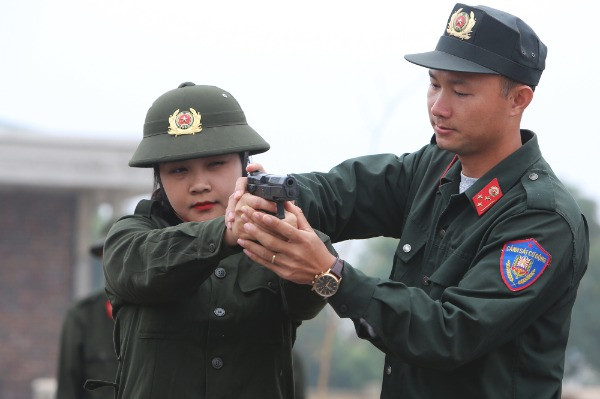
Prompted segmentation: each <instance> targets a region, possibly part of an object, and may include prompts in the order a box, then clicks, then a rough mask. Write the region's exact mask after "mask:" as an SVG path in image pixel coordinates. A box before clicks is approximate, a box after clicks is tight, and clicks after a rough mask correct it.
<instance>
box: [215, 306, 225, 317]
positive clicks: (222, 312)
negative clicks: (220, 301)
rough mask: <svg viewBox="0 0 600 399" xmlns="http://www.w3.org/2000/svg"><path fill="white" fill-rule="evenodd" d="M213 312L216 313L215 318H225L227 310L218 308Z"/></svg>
mask: <svg viewBox="0 0 600 399" xmlns="http://www.w3.org/2000/svg"><path fill="white" fill-rule="evenodd" d="M213 312H214V314H215V316H217V317H223V316H225V309H223V308H216V309H215V310H214V311H213Z"/></svg>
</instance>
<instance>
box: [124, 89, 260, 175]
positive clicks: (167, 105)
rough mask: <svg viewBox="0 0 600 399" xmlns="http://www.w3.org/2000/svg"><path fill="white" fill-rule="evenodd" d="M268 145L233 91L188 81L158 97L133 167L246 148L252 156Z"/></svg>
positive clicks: (148, 119)
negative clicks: (249, 124) (250, 124)
mask: <svg viewBox="0 0 600 399" xmlns="http://www.w3.org/2000/svg"><path fill="white" fill-rule="evenodd" d="M268 149H269V144H268V143H267V142H266V141H265V140H263V138H262V137H260V135H259V134H258V133H256V132H255V131H254V129H252V128H251V127H250V126H248V123H247V122H246V117H245V116H244V111H242V108H241V107H240V105H239V104H238V102H237V101H236V99H235V98H233V96H232V95H231V94H229V93H228V92H226V91H225V90H222V89H220V88H218V87H215V86H196V85H195V84H194V83H190V82H186V83H182V84H181V85H179V87H178V88H177V89H174V90H171V91H168V92H166V93H165V94H163V95H162V96H160V97H158V98H157V99H156V101H154V103H153V104H152V106H151V107H150V109H149V110H148V113H147V114H146V122H145V123H144V137H143V138H142V141H141V142H140V144H139V145H138V148H137V149H136V151H135V153H134V154H133V157H132V158H131V160H130V161H129V166H135V167H141V168H148V167H153V166H154V165H156V164H158V163H161V162H172V161H182V160H186V159H192V158H203V157H209V156H214V155H221V154H230V153H240V152H248V153H249V154H250V155H252V154H258V153H261V152H265V151H267V150H268Z"/></svg>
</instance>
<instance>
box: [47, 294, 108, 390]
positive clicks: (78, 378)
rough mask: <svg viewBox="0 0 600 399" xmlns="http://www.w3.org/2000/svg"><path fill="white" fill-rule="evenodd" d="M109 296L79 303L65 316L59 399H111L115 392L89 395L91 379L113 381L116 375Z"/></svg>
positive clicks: (100, 295)
mask: <svg viewBox="0 0 600 399" xmlns="http://www.w3.org/2000/svg"><path fill="white" fill-rule="evenodd" d="M107 301H108V299H107V298H106V293H105V292H104V291H102V292H98V293H96V294H93V295H91V296H89V297H86V298H83V299H81V300H80V301H78V302H76V303H75V304H74V305H73V306H72V307H71V308H70V309H69V311H68V312H67V315H66V316H65V319H64V322H63V327H62V332H61V337H60V355H59V363H58V378H57V382H58V387H57V392H56V397H57V398H59V399H111V398H114V394H113V390H112V389H108V388H104V389H99V390H97V391H88V390H85V389H84V388H83V384H84V382H85V381H86V380H88V379H98V380H106V381H112V380H114V378H115V374H116V372H117V356H116V355H115V350H114V345H113V340H112V337H113V327H114V323H113V321H112V318H111V317H110V316H109V313H108V311H107V309H106V302H107Z"/></svg>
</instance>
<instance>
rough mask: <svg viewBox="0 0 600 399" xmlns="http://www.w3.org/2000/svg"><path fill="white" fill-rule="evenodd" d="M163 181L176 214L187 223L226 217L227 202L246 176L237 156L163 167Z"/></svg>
mask: <svg viewBox="0 0 600 399" xmlns="http://www.w3.org/2000/svg"><path fill="white" fill-rule="evenodd" d="M159 171H160V180H161V182H162V185H163V187H164V189H165V193H166V194H167V198H168V199H169V202H170V203H171V206H172V207H173V209H174V210H175V213H177V215H178V216H179V217H180V218H181V220H183V221H184V222H201V221H205V220H210V219H214V218H216V217H219V216H223V215H224V214H225V209H226V208H227V201H228V199H229V196H230V195H231V193H232V192H233V189H234V188H235V182H236V180H237V178H238V177H240V176H241V175H242V161H241V160H240V156H239V154H237V153H234V154H225V155H217V156H213V157H206V158H196V159H189V160H186V161H176V162H164V163H161V164H159Z"/></svg>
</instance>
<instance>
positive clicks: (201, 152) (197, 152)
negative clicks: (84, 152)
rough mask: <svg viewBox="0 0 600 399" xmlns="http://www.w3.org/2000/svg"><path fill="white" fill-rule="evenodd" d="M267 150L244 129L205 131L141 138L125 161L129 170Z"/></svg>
mask: <svg viewBox="0 0 600 399" xmlns="http://www.w3.org/2000/svg"><path fill="white" fill-rule="evenodd" d="M269 148H270V146H269V144H268V143H267V142H266V141H264V140H263V138H262V137H261V136H260V135H259V134H258V133H256V132H255V131H254V129H252V128H251V127H250V126H248V125H229V126H218V127H209V128H204V129H202V131H201V132H198V133H195V134H186V135H179V136H174V135H170V134H156V135H154V136H148V137H144V139H143V140H142V141H141V142H140V144H139V146H138V148H137V150H136V151H135V153H134V154H133V157H132V158H131V160H130V161H129V166H134V167H142V168H144V167H152V166H154V165H156V164H157V163H161V162H173V161H183V160H186V159H192V158H203V157H210V156H215V155H221V154H231V153H236V152H244V151H248V152H249V153H250V154H258V153H261V152H265V151H267V150H268V149H269ZM167 154H168V155H167Z"/></svg>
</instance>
